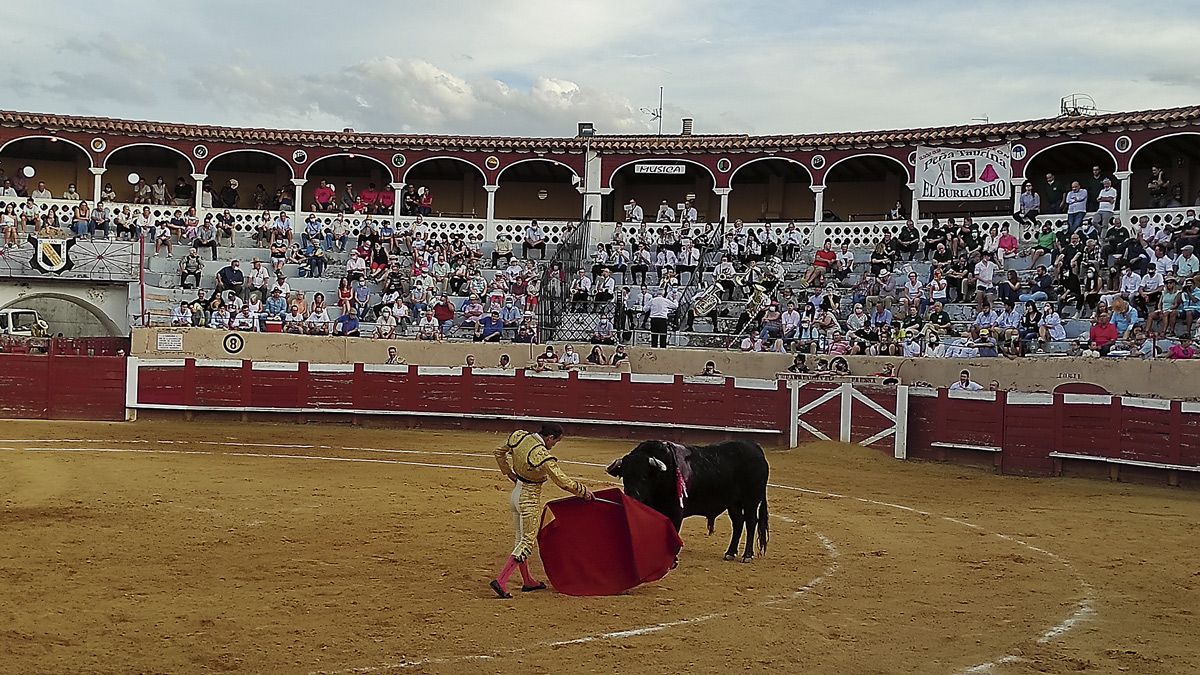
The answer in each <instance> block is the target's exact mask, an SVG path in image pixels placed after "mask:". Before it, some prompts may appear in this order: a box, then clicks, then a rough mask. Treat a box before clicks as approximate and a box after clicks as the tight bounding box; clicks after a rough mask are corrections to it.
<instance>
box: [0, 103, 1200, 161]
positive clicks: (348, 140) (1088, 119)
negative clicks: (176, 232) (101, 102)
mask: <svg viewBox="0 0 1200 675" xmlns="http://www.w3.org/2000/svg"><path fill="white" fill-rule="evenodd" d="M1188 123H1191V124H1200V106H1188V107H1183V108H1167V109H1162V110H1144V111H1139V112H1124V113H1111V114H1105V115H1092V116H1081V117H1053V118H1047V119H1040V120H1029V121H1021V122H1002V123H996V124H972V125H960V126H952V127H928V128H923V129H894V130H886V131H856V132H848V133H822V134H785V135H771V136H749V135H736V134H735V135H723V134H716V135H703V134H701V135H693V136H650V135H597V136H595V137H593V138H592V141H591V147H592V148H594V149H596V150H600V151H602V152H607V153H628V154H655V153H665V154H679V153H702V152H767V151H788V150H793V149H795V150H802V149H816V148H822V149H824V148H853V147H862V146H875V147H878V146H888V145H892V146H912V145H916V144H918V143H959V142H968V143H969V142H993V141H1002V140H1006V139H1016V138H1027V137H1031V136H1037V135H1042V134H1069V135H1070V134H1083V133H1097V132H1104V131H1118V130H1123V129H1136V128H1139V127H1145V126H1151V127H1154V126H1159V125H1163V126H1167V125H1181V124H1188ZM0 126H6V127H23V128H27V129H31V130H33V129H36V130H45V131H55V130H56V131H74V132H81V133H95V134H118V135H131V136H141V137H149V138H168V139H181V140H187V141H209V142H224V143H232V144H239V143H245V144H268V145H283V146H288V147H314V146H317V147H320V146H324V147H347V146H350V147H356V148H364V149H367V148H379V149H386V150H439V151H453V150H460V151H481V152H505V151H510V152H571V151H574V152H578V151H580V150H582V149H583V147H584V144H585V140H584V139H582V138H578V137H558V138H531V137H504V136H447V135H434V134H367V133H342V132H331V131H300V130H286V129H256V128H235V127H218V126H210V125H195V124H169V123H163V122H147V121H136V120H121V119H113V118H107V117H78V116H71V115H49V114H41V113H23V112H12V111H0Z"/></svg>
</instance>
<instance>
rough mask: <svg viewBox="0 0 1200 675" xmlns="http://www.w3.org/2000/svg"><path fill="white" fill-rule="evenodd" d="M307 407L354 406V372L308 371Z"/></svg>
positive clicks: (346, 407) (344, 407)
mask: <svg viewBox="0 0 1200 675" xmlns="http://www.w3.org/2000/svg"><path fill="white" fill-rule="evenodd" d="M308 407H309V408H314V409H318V410H320V409H325V410H349V409H352V408H354V373H314V372H311V371H310V372H309V373H308Z"/></svg>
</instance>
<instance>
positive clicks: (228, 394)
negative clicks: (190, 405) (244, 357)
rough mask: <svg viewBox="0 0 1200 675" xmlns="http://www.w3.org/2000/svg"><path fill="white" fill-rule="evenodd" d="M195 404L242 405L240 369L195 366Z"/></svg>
mask: <svg viewBox="0 0 1200 675" xmlns="http://www.w3.org/2000/svg"><path fill="white" fill-rule="evenodd" d="M195 377H196V398H195V405H198V406H215V407H221V408H228V407H238V406H241V405H242V369H241V368H240V367H238V368H217V367H199V366H197V367H196V376H195Z"/></svg>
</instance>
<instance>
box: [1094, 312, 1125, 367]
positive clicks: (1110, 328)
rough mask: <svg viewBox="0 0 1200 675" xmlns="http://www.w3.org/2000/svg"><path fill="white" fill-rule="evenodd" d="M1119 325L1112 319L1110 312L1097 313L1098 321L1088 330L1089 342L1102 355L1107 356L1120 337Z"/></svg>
mask: <svg viewBox="0 0 1200 675" xmlns="http://www.w3.org/2000/svg"><path fill="white" fill-rule="evenodd" d="M1119 335H1120V334H1119V332H1118V331H1117V327H1116V326H1115V325H1113V323H1112V322H1111V321H1110V317H1109V314H1108V312H1103V313H1100V314H1099V315H1097V317H1096V323H1095V325H1093V326H1092V329H1091V330H1090V331H1088V344H1089V346H1090V347H1091V349H1092V350H1093V351H1096V352H1099V354H1100V356H1107V355H1108V352H1109V350H1111V349H1112V347H1113V345H1114V344H1116V342H1117V338H1118V337H1119Z"/></svg>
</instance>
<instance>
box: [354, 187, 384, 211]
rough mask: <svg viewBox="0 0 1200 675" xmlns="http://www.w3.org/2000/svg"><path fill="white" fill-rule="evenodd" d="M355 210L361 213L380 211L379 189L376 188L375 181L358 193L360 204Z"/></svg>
mask: <svg viewBox="0 0 1200 675" xmlns="http://www.w3.org/2000/svg"><path fill="white" fill-rule="evenodd" d="M354 210H355V211H358V212H360V213H378V212H379V190H377V189H376V188H375V184H374V183H369V184H367V187H366V189H365V190H363V191H362V192H359V193H358V205H356V206H355V207H354Z"/></svg>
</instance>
